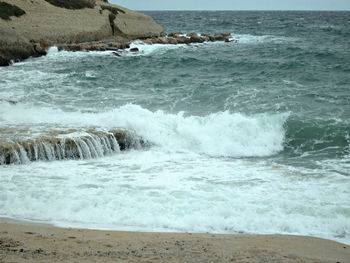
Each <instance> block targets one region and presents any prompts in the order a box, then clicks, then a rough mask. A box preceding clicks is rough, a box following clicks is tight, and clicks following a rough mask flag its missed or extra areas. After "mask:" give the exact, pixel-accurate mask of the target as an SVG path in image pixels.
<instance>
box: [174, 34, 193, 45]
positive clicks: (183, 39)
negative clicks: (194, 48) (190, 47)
mask: <svg viewBox="0 0 350 263" xmlns="http://www.w3.org/2000/svg"><path fill="white" fill-rule="evenodd" d="M176 41H177V43H178V44H189V43H191V40H190V39H189V38H187V37H184V36H179V37H177V38H176Z"/></svg>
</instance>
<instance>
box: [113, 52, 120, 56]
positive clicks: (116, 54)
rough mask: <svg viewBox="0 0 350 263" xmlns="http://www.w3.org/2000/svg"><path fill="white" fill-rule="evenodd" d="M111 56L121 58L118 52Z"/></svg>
mask: <svg viewBox="0 0 350 263" xmlns="http://www.w3.org/2000/svg"><path fill="white" fill-rule="evenodd" d="M113 55H114V56H116V57H121V55H120V54H119V53H118V52H113Z"/></svg>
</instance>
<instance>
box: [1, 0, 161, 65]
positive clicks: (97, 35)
mask: <svg viewBox="0 0 350 263" xmlns="http://www.w3.org/2000/svg"><path fill="white" fill-rule="evenodd" d="M75 1H80V2H84V1H86V2H89V4H90V2H91V3H93V5H91V6H90V8H81V9H68V8H64V7H62V6H57V5H53V4H52V3H54V2H59V1H56V0H50V1H46V0H31V1H23V0H1V1H0V3H5V4H6V5H5V6H8V5H11V6H13V7H15V8H17V9H18V10H22V11H23V14H22V15H20V16H18V17H17V16H16V15H15V14H13V15H11V14H10V15H9V16H8V19H4V18H2V17H1V18H0V35H1V38H0V66H7V65H10V64H11V62H12V61H20V60H23V59H26V58H29V57H36V56H42V55H45V54H46V51H47V49H48V48H49V47H50V46H56V45H72V44H79V43H86V42H94V41H103V40H104V39H105V38H117V39H118V41H117V42H118V43H125V42H130V41H132V40H135V39H140V38H143V39H144V38H151V37H158V36H160V35H161V33H162V32H163V28H162V27H161V26H160V25H158V24H157V23H156V22H155V21H154V20H153V19H152V18H151V17H149V16H147V15H145V14H142V13H139V12H135V11H132V10H129V9H127V8H124V7H121V6H118V5H112V4H110V3H108V1H107V0H102V1H101V0H96V1H95V0H71V1H70V3H73V2H75ZM5 11H6V10H5Z"/></svg>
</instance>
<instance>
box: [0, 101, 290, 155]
mask: <svg viewBox="0 0 350 263" xmlns="http://www.w3.org/2000/svg"><path fill="white" fill-rule="evenodd" d="M0 114H1V115H2V116H3V117H2V118H3V119H2V123H3V124H4V125H9V126H11V125H17V126H21V124H25V125H31V126H34V127H35V126H40V129H43V127H44V128H45V127H47V128H50V127H56V126H57V125H59V126H60V129H61V128H62V127H67V129H68V128H72V127H84V126H94V127H102V128H106V129H111V128H124V129H127V130H130V131H133V132H135V133H136V134H137V135H138V136H141V137H142V138H143V139H145V140H146V141H148V142H150V143H152V144H153V145H156V146H158V147H161V148H163V149H164V150H166V151H175V152H176V151H193V152H196V153H201V154H207V155H212V156H229V157H244V156H245V157H250V156H269V155H273V154H276V153H278V152H279V151H282V150H283V143H284V138H285V132H284V128H283V125H284V123H285V121H286V119H287V118H288V114H287V113H285V114H258V115H252V116H248V115H244V114H240V113H229V112H228V111H226V112H217V113H212V114H209V115H206V116H186V115H185V113H184V112H179V113H177V114H170V113H166V112H164V111H161V110H158V111H155V112H152V111H150V110H147V109H144V108H142V107H141V106H138V105H132V104H128V105H125V106H121V107H119V108H115V109H113V110H111V111H107V112H100V113H82V112H63V111H62V110H56V109H49V108H39V107H30V108H28V107H27V106H25V105H4V107H1V109H0Z"/></svg>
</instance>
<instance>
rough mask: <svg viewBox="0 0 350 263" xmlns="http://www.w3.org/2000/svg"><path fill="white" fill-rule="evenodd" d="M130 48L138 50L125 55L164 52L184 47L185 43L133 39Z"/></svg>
mask: <svg viewBox="0 0 350 263" xmlns="http://www.w3.org/2000/svg"><path fill="white" fill-rule="evenodd" d="M132 48H138V49H139V52H134V53H132V52H129V53H127V54H126V55H131V56H149V55H154V54H164V53H165V52H167V51H169V50H174V49H178V48H186V45H185V44H180V45H171V44H152V45H149V44H145V43H143V42H142V41H135V42H133V43H131V45H130V49H132Z"/></svg>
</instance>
